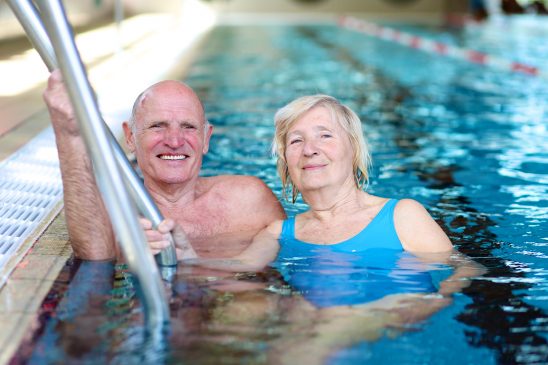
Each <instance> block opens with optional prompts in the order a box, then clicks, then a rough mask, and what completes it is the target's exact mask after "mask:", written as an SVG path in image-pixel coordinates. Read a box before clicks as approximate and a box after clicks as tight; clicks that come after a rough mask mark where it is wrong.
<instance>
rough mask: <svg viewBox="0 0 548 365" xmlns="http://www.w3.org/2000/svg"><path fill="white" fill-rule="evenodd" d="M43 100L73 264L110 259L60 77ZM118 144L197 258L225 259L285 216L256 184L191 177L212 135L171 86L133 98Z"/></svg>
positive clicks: (185, 96)
mask: <svg viewBox="0 0 548 365" xmlns="http://www.w3.org/2000/svg"><path fill="white" fill-rule="evenodd" d="M44 100H45V101H46V104H47V106H48V110H49V113H50V117H51V121H52V124H53V128H54V131H55V137H56V141H57V147H58V152H59V160H60V165H61V174H62V178H63V187H64V199H65V215H66V221H67V226H68V231H69V235H70V239H71V243H72V247H73V249H74V252H75V255H76V256H77V257H80V258H83V259H88V260H101V259H110V258H113V257H115V256H116V253H117V247H116V244H115V239H114V234H113V230H112V226H111V223H110V220H109V218H108V214H107V212H106V209H105V207H104V204H103V202H102V200H101V198H100V195H99V191H98V188H97V184H96V182H95V178H94V176H93V173H92V167H91V162H90V160H89V157H88V155H87V152H86V149H85V146H84V142H83V140H82V138H81V137H80V133H79V130H78V126H77V124H76V120H75V115H74V113H73V110H72V107H71V105H70V101H69V99H68V95H67V93H66V91H65V88H64V85H63V82H62V77H61V74H60V72H59V71H58V70H56V71H54V72H52V74H51V76H50V78H49V80H48V86H47V89H46V91H45V92H44ZM123 126H124V133H125V136H126V142H127V144H128V147H129V149H130V151H131V152H133V153H134V154H135V156H136V157H137V162H138V164H139V167H140V169H141V171H142V173H143V177H144V184H145V186H146V188H147V189H148V190H149V192H150V194H151V195H152V198H153V199H154V201H155V202H156V204H157V205H158V207H159V209H160V211H161V212H162V214H163V215H164V216H165V217H166V218H170V219H172V220H174V221H175V222H176V223H178V224H179V225H180V226H181V227H182V229H183V230H184V231H185V233H186V236H187V238H188V239H189V240H190V242H191V243H192V245H193V247H194V248H195V249H196V251H197V252H198V253H199V254H200V255H201V256H204V257H208V256H210V255H211V256H214V257H221V256H225V257H226V256H233V255H236V254H238V253H240V252H241V251H242V250H243V249H244V248H246V247H247V245H248V244H249V243H250V241H251V238H252V237H253V236H254V235H255V234H256V233H257V232H258V231H260V230H261V229H262V228H264V227H265V226H267V225H268V224H269V223H270V222H272V221H274V220H277V219H283V218H284V217H285V213H284V211H283V208H282V207H281V205H280V203H279V201H278V200H277V199H276V197H275V196H274V194H273V193H272V191H271V190H270V189H269V188H268V187H267V186H266V185H265V184H264V183H263V182H262V181H261V180H260V179H258V178H255V177H251V176H235V175H223V176H214V177H200V176H198V174H199V172H200V168H201V166H202V157H203V155H204V154H205V153H207V151H208V148H209V140H210V137H211V133H212V131H213V127H212V126H211V125H210V124H209V123H208V122H207V120H206V119H205V115H204V109H203V106H202V104H201V102H200V100H199V99H198V96H197V95H196V94H195V93H194V91H193V90H192V89H191V88H190V87H188V86H187V85H185V84H183V83H181V82H178V81H162V82H159V83H157V84H155V85H152V86H151V87H149V88H148V89H147V90H145V91H144V92H143V93H142V94H141V95H139V97H138V98H137V100H136V102H135V105H134V107H133V113H132V117H131V119H130V121H129V122H124V125H123Z"/></svg>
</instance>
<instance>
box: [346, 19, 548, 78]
mask: <svg viewBox="0 0 548 365" xmlns="http://www.w3.org/2000/svg"><path fill="white" fill-rule="evenodd" d="M338 24H339V26H341V27H343V28H346V29H350V30H354V31H357V32H360V33H365V34H367V35H370V36H373V37H376V38H380V39H383V40H387V41H392V42H396V43H399V44H401V45H403V46H406V47H410V48H414V49H418V50H421V51H425V52H429V53H434V54H437V55H441V56H445V57H450V58H455V59H460V60H464V61H468V62H471V63H475V64H480V65H484V66H490V67H494V68H497V69H502V70H505V71H510V72H517V73H521V74H526V75H530V76H537V77H543V78H545V79H548V74H547V73H546V72H543V71H542V70H540V69H539V68H538V67H535V66H530V65H527V64H524V63H520V62H514V61H509V60H506V59H503V58H500V57H496V56H493V55H489V54H486V53H483V52H479V51H475V50H472V49H466V48H461V47H456V46H453V45H449V44H445V43H442V42H438V41H433V40H431V39H428V38H423V37H419V36H417V35H414V34H411V33H406V32H402V31H399V30H396V29H393V28H389V27H384V26H381V25H378V24H375V23H372V22H369V21H366V20H363V19H357V18H354V17H350V16H341V17H339V20H338Z"/></svg>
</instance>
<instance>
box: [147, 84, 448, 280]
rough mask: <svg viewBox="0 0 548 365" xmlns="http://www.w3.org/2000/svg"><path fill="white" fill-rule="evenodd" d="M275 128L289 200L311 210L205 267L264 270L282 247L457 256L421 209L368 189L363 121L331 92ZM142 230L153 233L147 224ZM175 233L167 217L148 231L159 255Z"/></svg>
mask: <svg viewBox="0 0 548 365" xmlns="http://www.w3.org/2000/svg"><path fill="white" fill-rule="evenodd" d="M275 124H276V134H275V139H274V145H273V150H274V152H275V153H276V154H277V156H278V163H277V168H278V173H279V174H280V177H281V179H282V184H283V187H284V195H286V193H287V191H288V190H289V191H290V192H291V199H292V200H293V202H295V200H296V198H297V196H298V194H299V193H300V194H301V195H302V198H303V200H304V201H305V202H306V203H307V204H308V205H309V207H310V209H309V210H308V211H307V212H305V213H302V214H298V215H297V216H296V217H294V218H290V219H287V220H285V221H275V222H273V223H271V224H270V225H269V226H268V227H266V228H265V229H264V230H263V231H262V232H261V233H259V234H258V235H257V236H256V237H255V239H254V241H253V243H252V244H251V245H250V246H249V247H248V248H247V249H246V250H245V251H244V252H242V253H241V254H239V255H238V256H236V257H234V258H232V260H226V261H224V262H220V261H219V260H208V261H205V260H202V264H207V262H209V264H207V265H208V266H210V265H211V266H217V268H222V266H225V268H226V266H228V267H229V268H230V269H232V270H235V271H237V270H249V269H261V268H262V267H264V266H265V265H267V264H268V263H270V262H272V261H273V260H274V259H275V258H276V256H277V255H278V253H279V251H280V246H281V247H282V248H298V249H299V250H300V251H302V250H314V249H315V248H317V247H318V246H325V247H326V248H327V249H331V250H333V251H337V252H349V253H359V252H361V251H364V250H370V249H373V248H380V249H396V250H405V251H409V252H412V253H437V252H448V251H451V249H452V244H451V241H450V240H449V238H448V237H447V235H446V234H445V233H444V232H443V230H442V229H441V228H440V227H439V226H438V224H436V222H435V221H434V220H433V219H432V218H431V217H430V215H429V214H428V212H427V211H426V209H424V207H423V206H422V205H421V204H419V203H418V202H416V201H414V200H411V199H402V200H396V199H388V198H383V197H378V196H374V195H371V194H368V193H367V192H365V191H364V188H365V187H366V186H367V184H368V180H369V175H368V168H369V166H370V164H371V157H370V155H369V150H368V148H367V144H366V142H365V140H364V137H363V132H362V128H361V122H360V119H359V118H358V116H357V115H356V114H355V113H354V112H353V111H352V110H351V109H349V108H348V107H347V106H345V105H342V104H341V103H340V102H339V101H337V100H336V99H335V98H333V97H330V96H327V95H312V96H304V97H301V98H298V99H296V100H294V101H292V102H291V103H289V104H288V105H286V106H285V107H283V108H282V109H280V110H279V111H278V112H277V113H276V116H275ZM144 226H145V228H146V229H149V228H150V225H149V223H148V222H144ZM173 228H174V224H173V222H172V221H169V220H168V221H166V222H164V223H163V224H162V225H161V226H160V228H159V231H152V230H148V231H147V237H148V240H149V243H150V246H151V248H152V249H153V251H154V252H155V253H156V252H158V251H159V250H161V249H162V248H164V247H166V245H167V241H166V239H165V235H163V234H165V233H166V232H168V231H170V230H172V229H173ZM179 241H182V242H179V244H178V246H179V258H180V259H185V258H195V257H197V256H196V254H195V253H194V251H193V250H192V247H190V245H188V244H187V243H186V242H185V241H184V240H179ZM281 253H282V254H283V253H284V250H282V252H281Z"/></svg>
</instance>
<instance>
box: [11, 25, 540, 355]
mask: <svg viewBox="0 0 548 365" xmlns="http://www.w3.org/2000/svg"><path fill="white" fill-rule="evenodd" d="M413 30H415V31H417V32H421V34H429V35H432V36H434V37H440V38H443V39H446V40H448V41H451V42H455V43H458V44H460V45H461V46H467V45H473V46H474V47H475V48H476V49H477V48H480V49H481V48H484V50H485V49H491V50H493V47H491V46H490V42H491V41H492V33H489V35H490V36H486V35H485V34H482V29H481V28H480V27H477V28H476V29H475V31H474V32H472V31H470V30H465V31H462V32H454V31H453V32H451V33H441V32H440V31H439V30H432V29H431V28H428V29H426V28H424V29H423V28H414V29H413V28H412V29H411V31H413ZM488 31H490V30H489V29H486V30H485V32H488ZM539 31H543V30H542V29H540V30H539ZM482 35H485V37H482ZM482 39H485V43H484V44H482V43H481V42H482V41H481V40H482ZM500 41H501V42H502V43H504V44H506V45H507V46H506V47H503V46H499V47H498V48H497V49H496V50H495V51H494V52H498V53H499V56H504V57H506V58H515V57H518V58H522V59H523V60H527V61H529V63H531V61H535V60H536V62H541V60H542V59H543V57H546V56H548V51H546V48H542V47H541V46H535V44H532V45H526V46H527V47H525V46H523V47H520V48H517V47H515V46H516V45H514V46H513V45H512V44H511V42H510V41H508V40H507V39H506V40H505V41H504V42H503V40H502V39H500ZM539 49H540V51H539ZM539 52H541V53H542V52H544V53H542V55H539ZM185 81H187V82H188V83H189V84H190V85H191V86H192V87H193V88H194V89H195V90H196V91H197V92H198V94H199V95H200V97H201V98H202V99H203V100H204V103H205V106H206V111H207V116H208V118H209V120H210V121H211V122H212V123H213V125H215V128H216V129H215V132H214V136H213V138H212V142H211V149H210V152H209V153H208V155H207V156H206V157H205V159H204V169H203V174H204V175H216V174H223V173H242V174H251V175H255V176H259V177H260V178H262V179H263V180H264V181H265V182H266V183H267V184H268V185H269V186H270V187H271V188H272V189H273V190H274V191H275V192H276V193H277V194H278V195H280V189H281V184H280V182H279V179H278V177H277V176H276V173H275V163H274V160H273V158H271V157H270V155H269V149H270V141H271V139H272V135H273V126H272V118H273V114H274V112H275V111H276V110H277V108H279V107H280V106H282V105H284V104H285V103H287V102H288V101H290V100H291V99H293V98H295V97H296V96H300V95H303V94H311V93H326V94H330V95H333V96H336V97H337V98H339V99H341V100H342V101H343V102H345V103H347V104H348V105H349V106H350V107H351V108H353V109H354V110H355V111H356V112H357V113H358V114H359V115H360V117H361V118H362V120H363V121H364V130H365V133H366V135H367V137H368V139H369V142H370V144H371V149H372V151H373V161H374V166H373V172H372V179H371V184H370V187H369V190H370V191H371V192H372V193H373V194H375V195H380V196H387V197H397V198H402V197H410V198H414V199H417V200H419V201H420V202H422V203H423V204H424V205H425V206H426V207H427V208H428V209H429V210H430V212H431V213H432V214H433V216H434V217H435V218H436V219H438V220H439V221H440V222H443V224H444V226H445V227H446V228H447V229H448V231H449V234H450V236H451V238H452V240H453V242H454V243H455V245H456V246H457V248H458V249H459V250H460V251H461V252H463V253H465V254H467V255H469V256H470V257H472V258H473V259H474V260H476V261H477V262H479V263H481V264H483V265H484V266H485V267H486V268H487V269H488V272H487V273H486V274H485V275H483V276H482V277H479V278H476V279H474V280H473V281H472V283H471V285H470V286H469V287H467V288H465V289H464V290H463V291H462V293H458V294H455V295H454V298H453V302H452V303H451V305H449V306H448V307H445V308H443V309H441V310H439V311H437V312H435V313H434V314H433V315H432V316H431V317H429V318H428V319H426V321H424V322H419V323H415V324H413V325H412V326H411V327H410V328H407V329H406V330H404V331H392V330H387V331H386V333H384V335H383V336H381V337H380V338H379V339H378V340H371V341H368V340H366V339H365V337H364V339H362V340H361V341H354V343H353V345H352V346H346V347H345V348H341V349H338V350H337V351H333V353H331V354H330V355H329V356H328V362H329V363H333V364H347V363H364V362H370V363H373V364H375V363H381V362H382V363H388V362H390V363H406V364H412V363H445V364H453V363H454V364H462V363H465V364H495V363H546V362H548V336H547V330H548V314H547V310H548V304H547V303H548V280H547V279H546V275H547V274H548V269H547V265H546V259H547V258H548V248H547V246H548V242H547V238H548V229H547V225H546V222H547V220H548V219H547V218H548V204H547V199H546V198H547V196H548V191H547V190H548V188H547V186H548V185H547V183H548V176H547V172H548V168H547V165H548V163H547V161H548V154H547V151H546V147H545V146H546V140H547V138H546V137H547V132H546V124H547V120H548V111H547V109H546V100H548V86H546V83H545V82H543V81H542V80H540V79H535V78H531V77H528V76H523V75H517V74H510V73H502V72H500V71H492V70H490V69H486V68H483V67H480V66H475V65H470V64H466V63H464V62H462V61H455V60H450V59H446V58H441V57H436V56H432V55H430V54H425V53H422V52H420V51H417V50H412V49H409V48H405V47H402V46H399V45H396V44H392V43H389V42H385V41H382V40H378V39H374V38H371V37H368V36H364V35H363V34H358V33H354V32H351V31H347V30H341V29H339V28H337V27H335V26H284V27H282V26H279V27H278V26H268V27H253V26H239V27H218V28H216V29H215V30H214V31H213V32H212V34H211V35H210V36H209V38H208V39H207V41H206V42H205V43H204V45H203V47H202V49H201V51H200V53H199V56H198V58H197V59H196V61H195V62H194V64H193V65H192V67H191V68H190V70H189V73H188V75H187V76H186V78H185ZM285 208H286V211H287V212H288V215H293V214H295V213H296V212H299V211H302V210H303V209H304V205H303V204H302V202H300V201H298V202H297V204H295V205H292V204H287V203H285ZM116 269H117V270H116V280H115V281H114V283H112V280H111V277H112V274H113V271H112V270H113V268H112V267H111V266H109V265H107V264H93V263H85V262H84V263H76V264H73V265H69V266H67V268H66V270H65V271H64V272H63V274H62V275H61V277H60V278H59V280H58V282H57V286H58V287H60V288H62V289H61V290H57V291H55V290H54V291H52V293H51V294H50V296H49V297H48V298H47V299H46V301H45V303H44V306H43V311H44V317H51V318H49V319H48V320H47V321H45V323H44V325H43V326H42V327H41V329H40V331H38V332H37V333H36V334H35V335H34V339H33V340H31V341H29V342H28V346H27V347H25V346H23V348H24V349H26V351H28V357H24V356H21V361H23V360H24V358H28V362H29V363H70V362H79V363H98V362H111V363H130V362H132V361H133V362H137V361H140V362H165V363H178V362H183V363H187V362H188V363H212V364H213V363H215V364H216V363H227V364H233V363H253V364H254V363H267V362H269V361H271V360H272V358H271V357H269V356H271V354H270V355H269V348H271V347H272V344H273V343H276V341H278V340H279V339H280V338H283V337H288V338H289V339H290V340H291V339H293V338H295V339H297V338H298V337H291V336H294V335H295V332H294V330H295V327H294V326H292V322H291V320H289V319H288V317H287V316H285V315H286V314H287V313H288V310H287V306H288V305H287V303H286V301H287V298H292V289H291V288H290V287H288V286H287V285H286V284H285V283H284V282H283V280H282V279H281V277H280V275H279V274H277V272H276V271H275V270H273V269H272V270H268V271H267V272H266V273H261V274H257V275H254V274H241V275H236V276H235V277H228V278H221V277H216V276H204V277H202V278H188V277H185V273H184V271H185V270H184V268H181V270H180V277H179V280H177V281H176V282H175V283H174V284H173V288H172V289H173V292H174V295H173V297H172V301H171V309H172V317H173V318H172V322H173V324H172V327H173V328H172V332H173V334H172V336H171V337H170V340H169V341H167V342H166V344H165V346H161V348H160V349H158V348H155V349H153V350H152V351H150V349H147V348H146V346H143V329H142V327H140V326H139V323H140V316H141V314H142V313H140V309H139V308H140V307H138V306H137V305H136V300H137V299H136V298H135V293H134V291H133V290H132V284H131V281H130V280H129V278H128V274H127V273H125V272H124V270H123V269H122V268H116ZM90 278H94V279H93V280H90ZM69 282H70V284H68V283H69ZM90 283H91V285H90ZM235 283H236V285H238V288H240V289H241V291H239V292H234V291H231V290H227V288H228V286H232V287H233V285H235ZM64 284H68V286H66V285H64ZM254 287H257V288H258V289H256V290H252V288H254ZM49 307H56V308H57V309H56V311H49V309H48V308H49ZM44 308H45V309H44ZM261 311H264V312H265V313H263V312H261ZM258 312H261V313H260V314H259V313H258ZM299 329H300V330H302V328H299ZM296 341H297V340H296ZM286 345H287V344H286ZM284 350H288V348H287V347H285V348H281V349H278V351H281V352H283V351H284ZM25 356H26V355H25Z"/></svg>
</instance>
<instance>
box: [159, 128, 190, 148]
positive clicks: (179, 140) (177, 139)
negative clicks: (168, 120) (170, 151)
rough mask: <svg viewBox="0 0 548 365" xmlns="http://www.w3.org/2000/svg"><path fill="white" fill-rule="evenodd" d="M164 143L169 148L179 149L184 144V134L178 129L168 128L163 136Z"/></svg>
mask: <svg viewBox="0 0 548 365" xmlns="http://www.w3.org/2000/svg"><path fill="white" fill-rule="evenodd" d="M164 143H165V144H166V145H168V146H169V147H171V148H177V147H181V146H182V145H183V144H184V143H185V132H184V131H182V130H181V129H180V128H169V129H168V130H167V131H166V133H165V135H164Z"/></svg>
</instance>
